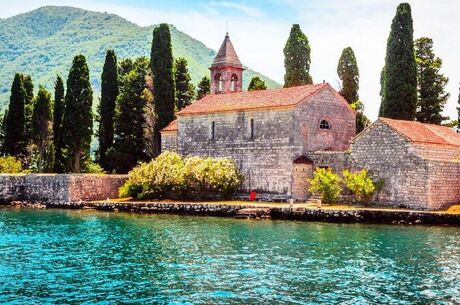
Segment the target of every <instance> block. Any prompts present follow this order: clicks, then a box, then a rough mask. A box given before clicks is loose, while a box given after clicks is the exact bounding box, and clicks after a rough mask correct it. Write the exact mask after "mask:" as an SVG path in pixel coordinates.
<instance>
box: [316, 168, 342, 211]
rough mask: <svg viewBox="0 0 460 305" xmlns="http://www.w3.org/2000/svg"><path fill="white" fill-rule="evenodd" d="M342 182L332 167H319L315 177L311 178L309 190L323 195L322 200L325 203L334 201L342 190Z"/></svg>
mask: <svg viewBox="0 0 460 305" xmlns="http://www.w3.org/2000/svg"><path fill="white" fill-rule="evenodd" d="M340 182H341V179H340V177H339V175H337V174H336V173H333V172H332V170H331V169H329V168H328V169H326V168H317V169H315V171H314V173H313V179H311V180H310V189H309V191H310V192H311V193H313V194H315V195H319V196H321V200H322V201H323V202H325V203H334V202H336V201H337V199H338V198H339V195H340V193H341V191H342V189H341V187H340Z"/></svg>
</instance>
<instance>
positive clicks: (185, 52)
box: [0, 6, 279, 108]
mask: <svg viewBox="0 0 460 305" xmlns="http://www.w3.org/2000/svg"><path fill="white" fill-rule="evenodd" d="M152 21H153V22H154V20H152ZM154 27H155V26H154V25H153V26H149V27H140V26H138V25H136V24H134V23H131V22H129V21H127V20H125V19H123V18H121V17H119V16H117V15H113V14H107V13H98V12H91V11H87V10H83V9H78V8H72V7H56V6H47V7H42V8H39V9H36V10H34V11H31V12H28V13H25V14H21V15H17V16H14V17H10V18H7V19H0V108H4V107H5V105H6V104H7V102H8V100H9V95H10V92H9V91H10V87H11V83H12V81H13V78H14V74H15V73H16V72H20V73H25V74H29V75H31V76H32V78H33V81H34V85H35V89H36V90H37V89H38V85H39V84H42V85H44V86H45V87H47V88H48V89H51V88H52V87H53V86H54V81H55V79H56V74H60V75H61V76H62V77H63V78H64V79H65V78H67V75H68V72H69V69H70V66H71V64H72V59H73V57H74V56H75V55H76V54H79V53H81V54H83V55H85V56H86V58H87V60H88V65H89V68H90V73H91V83H92V85H93V88H94V90H95V93H96V94H95V96H99V90H100V75H101V70H102V66H103V64H104V57H105V52H106V50H107V49H109V48H113V49H115V52H116V54H117V57H118V58H119V59H122V58H126V57H131V58H133V57H138V56H147V57H149V56H150V47H151V45H150V44H151V40H152V30H153V28H154ZM171 35H172V45H173V55H174V57H185V58H186V59H187V61H188V64H189V69H190V73H191V76H192V82H193V83H194V84H196V83H198V81H199V80H200V79H201V78H202V77H203V76H205V75H208V74H209V70H208V67H209V66H210V65H211V62H212V60H213V58H214V56H215V51H214V50H211V49H209V48H208V47H206V46H205V45H204V44H203V43H201V42H200V41H198V40H196V39H194V38H192V37H190V36H188V35H187V34H185V33H183V32H181V31H179V30H178V29H176V28H175V27H174V26H173V25H171ZM253 76H261V75H260V74H259V73H257V72H254V71H251V70H247V71H246V73H245V78H244V86H245V88H247V85H248V83H249V81H250V80H251V78H252V77H253ZM261 77H262V79H263V80H265V82H266V84H267V85H268V87H276V86H279V85H278V84H277V83H276V82H274V81H272V80H270V79H268V78H267V77H263V76H261Z"/></svg>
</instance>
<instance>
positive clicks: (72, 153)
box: [61, 55, 93, 173]
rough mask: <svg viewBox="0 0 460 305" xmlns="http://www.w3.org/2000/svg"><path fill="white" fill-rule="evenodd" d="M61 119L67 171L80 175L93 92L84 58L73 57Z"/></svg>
mask: <svg viewBox="0 0 460 305" xmlns="http://www.w3.org/2000/svg"><path fill="white" fill-rule="evenodd" d="M64 103H65V106H64V116H63V119H62V130H61V135H62V144H63V147H62V149H63V150H64V155H65V158H66V165H65V166H66V168H65V170H66V171H69V172H75V173H79V172H80V170H81V166H80V165H81V164H82V163H83V162H82V161H85V160H87V159H88V157H89V149H90V143H91V135H92V129H93V113H92V109H91V106H92V103H93V90H92V89H91V84H90V81H89V70H88V66H87V64H86V59H85V57H84V56H83V55H77V56H75V58H74V60H73V63H72V68H71V69H70V72H69V77H68V78H67V92H66V96H65V102H64Z"/></svg>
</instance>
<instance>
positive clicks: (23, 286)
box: [0, 208, 460, 305]
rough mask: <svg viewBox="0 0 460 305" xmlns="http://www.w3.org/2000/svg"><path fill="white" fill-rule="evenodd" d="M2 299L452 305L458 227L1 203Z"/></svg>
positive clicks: (458, 292) (458, 286)
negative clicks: (42, 207) (33, 207)
mask: <svg viewBox="0 0 460 305" xmlns="http://www.w3.org/2000/svg"><path fill="white" fill-rule="evenodd" d="M0 304H21V305H22V304H27V305H32V304H460V228H459V227H431V226H387V225H358V224H356V225H351V224H327V223H307V222H294V221H256V220H236V219H230V218H212V217H187V216H173V215H158V216H155V215H132V214H125V213H105V212H95V211H81V210H80V211H72V210H25V209H9V208H0Z"/></svg>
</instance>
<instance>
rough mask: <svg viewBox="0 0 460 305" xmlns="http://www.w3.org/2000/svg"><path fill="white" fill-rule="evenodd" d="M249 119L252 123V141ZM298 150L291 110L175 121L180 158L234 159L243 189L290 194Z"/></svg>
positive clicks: (182, 118) (199, 116) (251, 112)
mask: <svg viewBox="0 0 460 305" xmlns="http://www.w3.org/2000/svg"><path fill="white" fill-rule="evenodd" d="M251 119H253V120H254V136H253V138H251V129H250V124H251ZM212 122H214V126H215V128H214V135H215V136H214V139H212V127H211V126H212ZM301 150H302V148H301V146H300V145H295V144H294V120H293V108H285V109H278V110H276V111H275V110H269V111H268V110H259V111H241V112H232V113H215V114H205V115H193V116H181V117H179V119H178V152H179V153H180V154H181V155H183V156H190V155H193V156H211V157H224V158H230V159H232V160H234V161H235V162H236V163H237V165H238V167H239V169H240V171H241V173H242V174H243V175H244V176H245V182H244V185H243V186H242V188H243V189H244V190H249V189H253V190H257V191H258V192H262V193H282V194H290V192H291V181H292V162H293V160H294V158H295V157H296V156H298V155H300V153H301Z"/></svg>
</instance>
